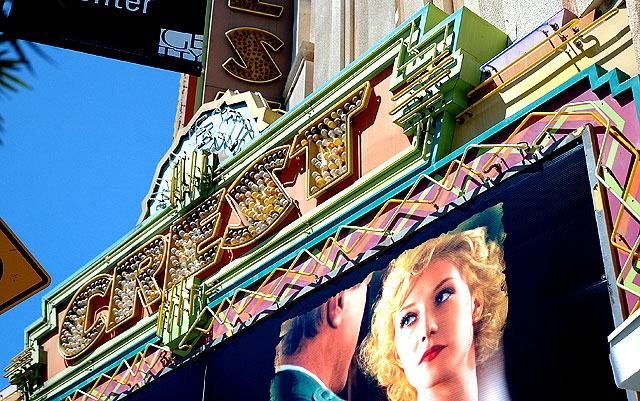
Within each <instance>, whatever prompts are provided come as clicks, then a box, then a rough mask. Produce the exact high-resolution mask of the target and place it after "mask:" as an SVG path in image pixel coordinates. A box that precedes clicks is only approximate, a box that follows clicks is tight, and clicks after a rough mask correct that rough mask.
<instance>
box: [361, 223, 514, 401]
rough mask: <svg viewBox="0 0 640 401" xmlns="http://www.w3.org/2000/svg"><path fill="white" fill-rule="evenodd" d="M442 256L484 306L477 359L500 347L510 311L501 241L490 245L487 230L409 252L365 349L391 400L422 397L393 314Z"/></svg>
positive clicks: (392, 275)
mask: <svg viewBox="0 0 640 401" xmlns="http://www.w3.org/2000/svg"><path fill="white" fill-rule="evenodd" d="M443 259H444V260H448V261H451V262H453V263H455V264H456V265H457V266H458V267H459V268H460V270H461V272H462V275H463V277H464V278H465V280H466V282H467V285H468V286H469V290H470V292H471V295H472V296H473V297H474V298H475V299H478V300H480V302H481V304H482V311H483V312H482V313H483V315H482V318H481V319H480V320H479V321H478V322H477V323H475V324H474V330H473V333H474V345H475V351H476V352H475V354H476V363H478V364H479V363H481V362H483V361H485V360H486V359H488V358H489V357H490V356H491V355H492V354H493V353H494V352H495V351H496V350H497V349H498V348H499V344H500V339H501V337H502V331H503V329H504V325H505V321H506V318H507V309H508V298H507V287H506V282H505V276H504V273H503V271H504V258H503V252H502V248H501V247H500V246H499V245H497V244H496V243H495V242H489V243H487V241H486V230H485V228H484V227H480V228H476V229H473V230H468V231H463V232H459V233H452V234H442V235H441V236H439V237H438V238H433V239H430V240H428V241H426V242H425V243H424V244H422V245H420V246H418V247H416V248H413V249H409V250H406V251H404V252H403V253H402V254H401V255H400V256H398V257H397V258H396V259H395V260H394V261H392V262H391V263H390V264H389V267H388V268H387V272H386V277H385V279H384V283H383V286H382V294H381V296H380V299H379V300H378V302H377V304H376V306H375V308H374V313H373V320H372V323H371V331H370V333H369V335H368V336H367V338H366V339H365V340H364V342H363V343H362V346H361V348H360V362H361V364H362V366H363V368H364V370H365V371H366V372H368V373H369V374H371V375H372V376H373V377H375V378H376V380H377V381H378V383H379V384H380V385H381V386H383V387H386V389H387V396H388V397H389V400H390V401H400V400H402V401H411V400H415V399H416V397H417V393H416V390H415V388H413V386H411V384H409V382H408V381H407V378H406V377H405V375H404V371H403V370H402V368H401V367H400V362H399V358H398V354H397V352H396V347H395V342H394V339H395V325H394V315H395V314H396V312H397V311H399V310H400V308H401V306H402V303H403V302H404V300H405V299H406V298H407V296H408V294H409V290H410V289H411V287H412V285H413V282H414V280H415V279H416V278H417V277H418V276H419V275H420V274H422V273H423V272H425V271H427V267H428V266H429V264H430V263H431V262H433V261H436V260H443Z"/></svg>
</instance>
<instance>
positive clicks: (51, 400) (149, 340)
mask: <svg viewBox="0 0 640 401" xmlns="http://www.w3.org/2000/svg"><path fill="white" fill-rule="evenodd" d="M154 338H155V341H153V340H154ZM157 340H158V338H157V337H156V336H155V334H153V335H149V336H147V337H145V338H144V339H142V340H140V341H138V342H137V343H136V344H135V345H133V347H134V348H133V349H130V350H129V351H124V352H121V353H120V354H117V355H115V356H114V357H113V358H112V359H111V362H109V363H105V364H102V365H98V366H97V367H96V368H95V369H94V371H93V373H92V374H89V375H87V376H84V377H83V379H82V380H79V381H76V382H73V385H72V386H67V389H66V390H61V391H58V392H57V393H55V394H53V395H51V394H48V395H47V397H45V399H46V400H47V401H63V400H64V399H65V397H69V396H72V395H73V393H75V392H76V390H86V389H87V387H88V386H90V385H93V384H94V383H95V381H96V380H97V379H98V377H99V376H100V375H102V374H105V373H106V374H109V373H112V372H113V370H115V369H116V368H117V367H118V365H120V363H122V361H123V360H129V359H131V358H133V357H134V356H135V355H136V354H137V353H138V352H142V351H144V349H145V347H146V346H147V344H155V343H157V342H158V341H157ZM69 387H71V388H72V390H71V391H69V390H68V388H69Z"/></svg>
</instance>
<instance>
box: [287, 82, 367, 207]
mask: <svg viewBox="0 0 640 401" xmlns="http://www.w3.org/2000/svg"><path fill="white" fill-rule="evenodd" d="M362 96H364V90H360V91H358V93H357V94H356V95H354V96H353V97H352V98H351V99H349V100H348V101H346V102H345V103H343V104H342V105H340V106H339V107H338V108H336V109H335V110H333V111H331V112H330V113H329V114H327V115H326V116H325V117H324V118H321V121H320V122H318V123H317V124H314V125H313V126H311V127H309V128H308V129H307V130H305V131H304V138H303V139H302V140H301V141H300V145H302V146H309V148H308V149H309V152H310V154H311V155H312V156H313V157H312V158H311V165H310V166H309V167H310V171H308V173H309V174H311V178H312V185H311V187H310V188H309V194H311V195H313V194H315V193H317V192H318V191H319V190H321V189H322V188H324V187H326V186H329V185H330V184H331V183H332V182H334V181H336V180H338V179H340V178H344V176H345V175H346V174H347V173H348V172H349V166H348V162H347V153H346V148H345V146H346V145H345V143H346V142H347V114H348V113H349V112H351V111H353V110H354V109H356V108H358V107H360V106H361V105H362Z"/></svg>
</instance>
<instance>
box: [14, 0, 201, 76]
mask: <svg viewBox="0 0 640 401" xmlns="http://www.w3.org/2000/svg"><path fill="white" fill-rule="evenodd" d="M206 4H207V2H206V0H172V1H164V0H162V1H161V0H15V1H13V5H12V7H11V11H10V13H9V20H8V27H7V28H6V30H5V32H11V34H12V35H14V36H15V37H18V38H21V39H26V40H30V41H33V42H39V43H44V44H47V45H52V46H57V47H62V48H66V49H72V50H78V51H81V52H85V53H90V54H96V55H98V56H103V57H110V58H115V59H119V60H124V61H130V62H134V63H138V64H143V65H149V66H152V67H158V68H163V69H167V70H173V71H178V72H184V73H187V74H191V75H200V73H201V70H202V45H203V40H204V26H205V11H206Z"/></svg>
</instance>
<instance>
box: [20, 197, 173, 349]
mask: <svg viewBox="0 0 640 401" xmlns="http://www.w3.org/2000/svg"><path fill="white" fill-rule="evenodd" d="M171 210H172V208H170V207H169V208H166V209H164V210H162V211H160V212H158V213H156V214H154V215H153V216H150V217H148V218H147V219H145V220H144V221H142V222H141V223H139V224H137V225H136V226H135V227H134V228H133V229H131V230H130V231H129V232H128V233H126V234H125V235H124V236H122V237H120V239H118V240H117V241H116V242H114V243H113V244H112V245H111V246H109V247H108V248H107V249H105V250H104V251H102V252H101V253H100V254H99V255H98V256H96V257H95V258H93V259H91V261H90V262H88V263H86V264H85V265H84V266H82V267H81V268H80V269H78V270H76V271H75V272H74V273H73V274H72V275H70V276H69V277H67V278H66V279H65V280H63V281H62V282H61V283H59V284H58V285H56V286H55V287H54V288H52V289H50V290H49V291H48V292H47V293H46V294H45V295H43V296H42V300H43V301H42V317H41V318H40V319H38V320H36V321H35V322H33V323H31V324H30V325H29V326H27V328H25V334H26V333H29V332H30V331H32V330H34V329H36V328H37V326H39V325H41V324H43V323H46V322H47V311H46V310H45V302H44V300H45V299H48V298H52V297H54V296H55V294H56V293H57V292H59V291H62V290H63V289H64V287H66V286H68V285H70V283H71V282H73V281H74V280H75V279H76V278H77V277H78V276H80V275H81V274H82V273H83V272H84V271H85V270H87V269H89V268H90V267H91V266H92V265H94V264H97V263H98V262H99V261H100V259H102V258H103V257H104V256H106V255H107V254H108V253H109V252H111V251H113V250H115V249H117V248H118V247H119V246H121V245H122V244H124V243H125V242H126V241H127V239H129V238H130V237H131V236H133V234H134V233H136V232H142V231H145V230H146V228H145V227H147V226H149V225H152V224H154V223H155V222H156V221H157V220H159V219H160V218H162V217H163V216H164V215H165V214H167V213H170V212H171ZM160 231H161V230H158V231H157V232H155V231H154V233H149V235H156V234H157V233H159V232H160ZM116 262H117V261H116V260H114V261H112V263H111V264H105V265H104V267H105V268H106V267H109V266H111V265H113V264H115V263H116ZM74 292H75V291H74ZM27 340H28V339H27Z"/></svg>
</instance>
